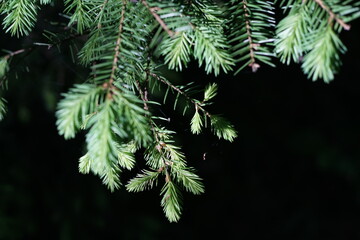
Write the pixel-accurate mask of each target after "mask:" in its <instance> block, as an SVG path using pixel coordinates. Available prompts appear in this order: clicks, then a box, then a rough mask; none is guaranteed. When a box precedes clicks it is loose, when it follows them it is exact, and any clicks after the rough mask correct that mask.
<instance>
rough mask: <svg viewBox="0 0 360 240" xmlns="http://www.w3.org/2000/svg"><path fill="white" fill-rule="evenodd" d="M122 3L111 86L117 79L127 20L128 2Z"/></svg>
mask: <svg viewBox="0 0 360 240" xmlns="http://www.w3.org/2000/svg"><path fill="white" fill-rule="evenodd" d="M122 2H123V6H122V10H121V17H120V23H119V32H118V37H117V40H116V46H115V54H114V59H113V64H112V68H111V75H110V80H109V85H110V86H111V85H112V84H113V82H114V79H115V71H116V69H117V62H118V57H119V55H120V44H121V39H122V38H121V34H122V31H123V25H124V19H125V8H126V1H125V0H123V1H122Z"/></svg>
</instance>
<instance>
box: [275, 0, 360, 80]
mask: <svg viewBox="0 0 360 240" xmlns="http://www.w3.org/2000/svg"><path fill="white" fill-rule="evenodd" d="M281 6H283V7H284V9H285V11H286V12H287V11H288V15H287V16H286V17H285V18H284V19H282V20H281V21H280V22H279V24H278V25H277V30H276V33H277V41H276V49H275V51H276V53H277V54H278V56H279V57H280V60H281V61H282V62H283V63H286V64H289V63H290V62H291V60H292V61H294V62H296V63H301V65H302V69H303V71H304V73H305V74H306V75H307V76H308V77H309V78H311V79H312V80H313V81H316V80H317V79H319V78H321V79H324V81H325V82H329V81H331V80H333V79H334V74H335V73H337V72H338V70H339V67H340V65H341V60H340V54H341V53H344V52H345V51H346V48H345V46H344V45H343V43H342V42H341V40H340V38H339V33H340V32H341V31H342V30H350V25H349V24H348V22H350V21H352V20H354V19H355V18H357V17H359V16H360V8H359V6H360V2H358V1H352V0H347V1H340V0H312V1H301V0H298V1H282V2H281ZM289 9H290V10H289Z"/></svg>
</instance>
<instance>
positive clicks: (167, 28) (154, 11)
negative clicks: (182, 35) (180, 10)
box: [141, 0, 175, 37]
mask: <svg viewBox="0 0 360 240" xmlns="http://www.w3.org/2000/svg"><path fill="white" fill-rule="evenodd" d="M141 3H142V4H143V5H144V6H145V7H146V8H147V9H149V11H150V13H151V14H152V15H153V16H154V18H155V19H156V21H157V22H158V23H159V24H160V26H161V27H162V28H163V29H164V30H165V31H166V32H167V33H168V34H169V36H170V37H173V36H174V35H175V33H174V32H173V31H171V30H170V29H169V27H168V26H167V25H166V23H165V22H164V21H163V20H162V19H161V18H160V16H159V15H158V14H157V13H156V11H157V10H158V8H155V7H150V6H149V4H148V3H147V2H146V1H145V0H142V1H141Z"/></svg>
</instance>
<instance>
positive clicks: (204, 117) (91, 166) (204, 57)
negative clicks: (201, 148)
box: [0, 0, 360, 222]
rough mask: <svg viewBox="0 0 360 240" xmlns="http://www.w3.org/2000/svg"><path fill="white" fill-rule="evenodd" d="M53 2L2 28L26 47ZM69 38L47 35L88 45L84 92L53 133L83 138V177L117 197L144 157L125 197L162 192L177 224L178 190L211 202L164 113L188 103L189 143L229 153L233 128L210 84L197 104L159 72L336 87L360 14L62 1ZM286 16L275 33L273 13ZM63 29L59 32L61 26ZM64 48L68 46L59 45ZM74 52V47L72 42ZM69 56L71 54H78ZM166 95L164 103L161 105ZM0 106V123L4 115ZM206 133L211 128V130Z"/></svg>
mask: <svg viewBox="0 0 360 240" xmlns="http://www.w3.org/2000/svg"><path fill="white" fill-rule="evenodd" d="M55 2H56V1H51V0H40V1H35V0H9V1H0V12H1V14H2V15H3V28H4V30H5V32H8V33H10V35H11V36H16V37H22V36H26V35H29V33H30V32H31V30H32V29H33V28H34V26H35V24H36V21H37V13H38V11H42V9H43V7H44V5H47V4H50V6H51V5H54V4H55ZM62 2H63V4H64V14H65V16H67V17H66V19H67V22H65V23H62V24H65V25H66V27H65V28H64V27H62V29H61V31H62V32H64V31H65V33H55V32H54V33H52V32H50V31H48V30H46V29H45V30H44V33H46V35H47V36H48V41H49V43H47V44H45V46H48V47H52V46H56V45H58V44H61V43H62V41H69V40H76V38H78V37H84V38H86V41H85V43H83V44H82V46H81V49H80V50H79V51H77V52H76V54H77V61H78V62H79V63H81V64H82V65H83V66H84V67H86V68H88V69H89V70H90V74H89V76H88V78H87V80H86V81H85V82H84V83H81V84H76V85H74V87H72V88H70V89H69V90H68V92H67V93H65V94H63V98H62V99H61V101H60V102H59V104H58V108H57V112H56V117H57V122H56V125H57V128H58V132H59V134H60V135H63V136H64V138H65V139H69V138H74V137H75V135H76V133H78V132H79V131H81V130H83V131H85V133H86V145H87V152H86V154H85V155H84V156H83V157H81V158H80V160H79V171H80V172H81V173H84V174H87V173H89V172H90V171H91V172H93V173H94V174H96V175H98V176H99V177H100V178H101V179H102V180H103V183H104V184H105V185H107V186H108V188H109V189H110V190H111V191H114V190H115V189H117V188H119V187H120V186H121V180H120V179H121V175H120V173H121V171H123V170H131V169H133V168H134V166H135V164H136V161H139V159H136V158H135V152H137V151H140V152H142V151H144V152H145V153H144V160H145V164H146V165H147V167H148V169H144V170H142V171H141V173H139V174H138V175H137V176H136V177H135V178H133V179H131V180H130V181H129V182H128V183H127V185H126V189H127V190H128V191H130V192H139V191H144V190H148V189H152V188H153V187H154V186H157V185H158V184H162V188H161V190H160V195H161V196H162V200H161V206H162V207H163V209H164V213H165V215H166V217H167V218H168V219H169V221H171V222H177V221H178V220H179V219H180V216H181V212H182V205H181V203H182V197H181V196H182V190H185V191H187V192H190V193H193V194H201V193H203V192H204V186H203V184H202V179H201V178H200V177H199V176H198V175H197V174H196V173H195V170H194V169H193V168H192V167H188V164H187V161H186V158H185V155H184V154H183V153H182V152H181V149H180V147H178V146H176V143H175V142H174V140H173V135H174V134H176V133H175V132H173V131H171V130H168V129H167V128H166V122H165V121H163V120H164V119H163V118H162V117H161V114H160V111H159V109H160V107H161V106H162V105H164V104H169V103H167V98H168V95H169V94H170V95H173V98H174V99H175V101H174V102H173V108H174V109H179V108H180V106H178V104H177V103H178V100H179V99H182V101H184V102H185V104H184V105H183V106H181V107H182V108H183V109H181V110H182V112H183V115H185V113H186V112H187V111H192V116H193V117H192V118H191V119H187V120H188V121H189V124H190V129H191V132H192V133H193V134H200V133H201V132H202V131H203V130H204V128H207V127H209V128H210V129H211V131H212V132H213V133H214V135H215V136H217V137H218V138H220V139H225V140H227V141H230V142H232V141H234V140H235V138H236V137H237V132H236V130H235V129H234V126H233V125H232V124H231V123H230V122H229V121H228V120H226V119H225V118H224V117H223V116H221V115H219V114H212V113H210V112H209V111H208V110H207V106H208V105H209V104H211V103H212V102H211V101H213V99H214V98H215V96H216V95H217V90H218V85H217V84H215V83H212V84H209V85H208V86H207V87H206V88H205V89H204V90H201V91H202V92H203V98H202V99H201V100H199V99H197V98H198V96H199V94H198V93H199V88H197V87H196V86H193V84H184V85H175V84H173V83H172V81H171V80H168V79H166V78H165V77H164V76H163V74H162V72H161V71H160V70H159V69H161V67H162V66H163V65H166V66H167V67H168V68H169V69H171V70H177V71H182V70H184V69H185V68H186V67H187V65H188V64H189V63H190V61H192V60H195V61H196V62H197V63H198V65H199V67H201V66H204V69H205V71H206V72H207V73H209V74H210V73H213V74H215V75H218V74H220V72H224V73H227V72H230V71H232V70H234V73H235V74H238V73H239V72H240V71H242V70H243V69H246V68H250V69H251V70H252V71H253V72H255V71H257V70H258V69H259V67H260V66H262V65H264V64H266V65H270V66H273V67H274V66H275V65H274V63H273V62H274V59H275V57H278V58H279V59H280V61H281V62H282V63H285V64H290V63H291V62H295V63H300V64H301V67H302V69H303V72H304V73H305V74H306V75H307V76H308V78H311V79H312V80H314V81H315V80H318V79H323V80H324V81H325V82H329V81H331V80H333V79H334V76H335V74H336V73H337V72H338V70H339V67H340V65H341V59H340V55H341V54H343V53H345V51H346V47H345V46H344V45H343V43H342V42H341V40H340V37H339V34H340V33H341V31H342V30H350V25H349V22H350V21H353V20H354V19H356V18H358V17H359V16H360V6H359V5H360V3H359V2H358V1H352V0H346V1H340V0H307V1H303V0H289V1H285V0H283V1H277V2H276V3H274V2H273V1H262V0H231V1H228V2H226V3H221V2H220V3H216V2H213V1H211V0H205V1H198V0H193V1H185V0H183V1H182V0H169V1H155V0H131V1H129V0H121V1H120V0H92V1H90V0H64V1H62ZM276 7H278V8H282V9H283V12H284V16H283V18H282V19H281V20H280V21H279V23H276V21H275V18H274V12H275V9H276ZM59 26H64V25H61V24H59ZM64 36H65V37H64ZM77 44H79V42H77ZM42 45H43V44H39V43H34V45H33V46H31V47H30V48H24V49H20V50H18V51H15V52H9V53H8V54H7V55H5V56H3V57H2V58H1V59H0V80H1V86H3V82H4V79H5V78H6V76H7V73H8V71H9V66H10V67H11V61H10V60H11V59H12V58H15V57H16V55H20V54H22V53H23V52H26V51H27V50H29V49H34V48H36V47H41V46H42ZM72 49H76V47H75V48H72ZM154 89H160V93H159V91H158V93H157V94H160V95H161V98H162V99H163V102H162V103H161V102H159V99H158V98H157V97H156V96H155V94H154V91H155V90H154ZM5 103H6V101H5V99H3V98H0V120H1V119H2V118H3V115H4V113H5V112H6V106H5ZM208 122H209V124H208Z"/></svg>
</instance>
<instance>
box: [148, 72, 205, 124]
mask: <svg viewBox="0 0 360 240" xmlns="http://www.w3.org/2000/svg"><path fill="white" fill-rule="evenodd" d="M149 74H150V75H151V76H152V77H154V78H156V79H157V80H159V81H160V82H162V83H165V84H166V85H167V86H169V87H171V88H172V89H174V90H175V91H177V92H178V93H180V94H181V95H183V96H184V97H185V98H186V99H187V100H188V101H189V102H191V103H192V104H194V106H195V109H196V110H198V109H199V110H201V111H202V112H203V113H204V114H205V115H206V116H208V117H209V118H211V114H210V113H209V112H208V111H206V110H205V109H204V108H203V107H202V106H201V105H200V104H199V103H198V102H196V101H195V100H194V99H193V98H191V97H190V96H189V95H188V94H186V93H185V92H184V91H182V90H181V89H180V88H178V87H176V86H174V85H173V84H171V83H170V82H169V81H166V80H165V79H164V78H162V77H160V76H158V75H157V74H155V73H151V72H150V73H149Z"/></svg>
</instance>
